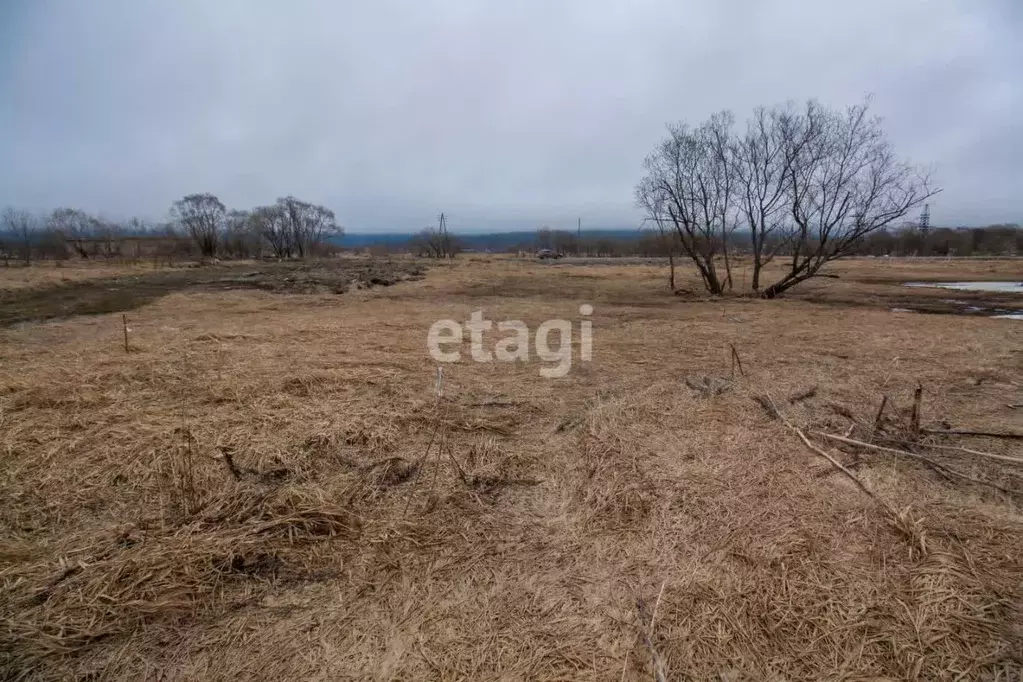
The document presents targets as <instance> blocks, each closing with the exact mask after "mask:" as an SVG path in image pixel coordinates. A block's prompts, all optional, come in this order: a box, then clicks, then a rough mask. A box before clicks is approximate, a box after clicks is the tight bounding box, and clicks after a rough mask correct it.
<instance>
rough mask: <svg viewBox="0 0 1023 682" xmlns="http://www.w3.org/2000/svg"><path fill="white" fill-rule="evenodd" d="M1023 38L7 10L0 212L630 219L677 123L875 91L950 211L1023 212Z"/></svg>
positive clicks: (931, 23) (191, 9)
mask: <svg viewBox="0 0 1023 682" xmlns="http://www.w3.org/2000/svg"><path fill="white" fill-rule="evenodd" d="M1021 36H1023V2H1021V0H827V1H823V0H817V1H810V0H700V1H696V0H627V1H626V0H622V1H620V2H618V1H616V2H612V1H610V0H578V1H575V0H538V1H533V0H511V1H497V0H447V1H433V0H408V1H407V2H393V1H386V0H333V1H330V0H324V1H323V2H311V1H303V0H290V1H288V2H283V1H277V0H266V1H258V0H164V1H163V2H150V1H146V0H122V1H113V0H67V1H64V2H61V1H46V0H0V50H2V52H0V205H4V204H15V205H18V206H21V207H25V208H30V209H33V210H43V209H47V208H52V207H55V206H61V205H69V206H76V207H80V208H84V209H86V210H89V211H93V212H102V213H103V214H105V215H107V216H110V217H127V216H130V215H140V216H143V217H146V218H149V219H161V218H163V217H165V216H166V213H167V209H168V207H169V206H170V204H171V202H172V201H173V200H175V199H176V198H179V197H180V196H182V195H184V194H187V193H191V192H206V191H209V192H213V193H215V194H217V195H219V196H220V198H221V199H222V200H223V201H224V202H225V203H226V204H228V205H229V206H230V207H250V206H253V205H257V204H262V203H270V202H272V201H273V200H274V199H275V198H276V197H278V196H283V195H286V194H294V195H296V196H298V197H300V198H303V199H306V200H310V201H315V202H317V203H323V204H326V205H327V206H329V207H331V208H333V209H334V210H335V211H336V213H337V215H338V219H339V221H340V222H341V223H342V224H343V225H345V226H346V227H347V228H348V229H349V231H391V230H412V229H417V228H420V227H422V226H423V225H425V224H427V223H430V222H431V221H432V220H433V217H434V216H435V215H436V213H437V212H438V211H441V210H444V211H447V212H448V213H449V214H450V215H451V218H450V223H449V224H450V225H451V227H452V228H453V229H462V230H469V229H473V230H476V229H509V228H517V229H531V228H534V227H536V226H537V225H539V224H548V225H550V226H552V227H562V226H565V227H567V226H574V225H575V219H576V217H577V216H581V217H582V220H583V224H584V226H590V227H597V226H605V227H611V226H616V227H621V226H632V225H636V224H637V223H638V219H639V216H638V214H637V212H636V210H635V209H634V208H633V206H632V203H633V198H632V197H633V187H634V185H635V184H636V181H637V180H638V179H639V178H640V176H641V175H642V168H641V163H642V160H643V157H644V156H645V155H646V154H647V153H648V152H649V151H650V150H651V149H652V148H653V146H654V144H655V143H656V142H657V140H658V139H659V138H660V137H661V136H662V135H663V134H664V126H665V123H666V122H668V121H676V120H690V121H699V120H701V119H703V118H705V117H707V116H709V115H710V114H711V113H713V112H715V111H718V110H721V109H732V110H733V111H734V112H735V113H736V115H737V117H738V118H739V119H740V120H743V119H744V118H745V117H746V115H747V114H748V112H749V111H750V110H751V109H752V108H753V107H754V106H756V105H758V104H774V103H782V102H785V101H786V100H803V99H806V98H809V97H816V98H818V99H820V100H821V101H822V102H824V103H825V104H830V105H834V106H844V105H846V104H852V103H855V102H857V101H859V100H860V99H861V98H862V97H863V96H864V95H865V94H867V93H873V95H874V111H875V112H876V113H878V114H880V115H882V116H883V117H884V118H885V121H886V125H887V129H888V131H889V133H890V136H891V138H892V140H893V141H894V142H895V145H896V148H897V151H898V152H899V153H900V154H902V155H904V156H907V157H909V158H910V159H912V160H914V161H916V162H920V163H926V164H932V165H933V167H934V168H935V170H936V172H937V176H936V177H937V179H938V181H939V184H940V185H941V186H942V187H943V188H944V192H943V193H942V194H941V195H939V196H938V197H937V198H935V199H934V200H933V201H932V206H931V209H932V214H933V222H934V223H935V224H959V223H969V224H982V223H989V222H995V221H1015V222H1023V68H1021V65H1023V40H1021Z"/></svg>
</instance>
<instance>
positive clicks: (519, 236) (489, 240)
mask: <svg viewBox="0 0 1023 682" xmlns="http://www.w3.org/2000/svg"><path fill="white" fill-rule="evenodd" d="M452 234H453V235H454V236H455V237H457V238H458V241H459V242H460V243H461V244H462V245H463V247H464V248H467V249H473V250H476V251H482V250H485V249H491V250H493V251H502V250H505V249H511V248H515V247H516V246H520V245H521V246H531V245H532V244H533V243H534V242H535V241H536V232H535V231H529V232H490V233H486V234H461V233H456V232H453V233H452ZM580 234H581V236H582V237H583V239H635V238H636V237H638V236H639V235H640V231H639V230H637V229H636V228H628V229H618V230H583V231H582V232H581V233H580ZM413 237H415V234H410V233H400V232H387V233H378V234H371V233H358V232H356V233H351V234H345V235H344V236H343V237H340V238H337V239H333V240H332V241H333V242H334V243H335V244H337V245H338V246H343V247H345V248H349V249H360V248H366V247H370V246H391V247H396V246H401V245H403V244H405V243H407V242H408V241H409V240H410V239H412V238H413Z"/></svg>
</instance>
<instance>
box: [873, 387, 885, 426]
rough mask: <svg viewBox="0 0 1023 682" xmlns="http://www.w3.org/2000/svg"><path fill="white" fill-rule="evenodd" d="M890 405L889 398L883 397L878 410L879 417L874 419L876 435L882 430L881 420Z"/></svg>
mask: <svg viewBox="0 0 1023 682" xmlns="http://www.w3.org/2000/svg"><path fill="white" fill-rule="evenodd" d="M886 405H888V396H887V395H883V396H881V406H880V407H879V408H877V416H876V417H874V433H877V432H878V431H880V430H881V419H882V417H884V408H885V406H886Z"/></svg>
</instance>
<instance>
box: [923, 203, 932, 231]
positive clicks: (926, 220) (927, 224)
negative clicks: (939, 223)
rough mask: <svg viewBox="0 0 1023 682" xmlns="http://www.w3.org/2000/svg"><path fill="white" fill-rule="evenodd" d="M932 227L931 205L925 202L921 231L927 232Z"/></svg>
mask: <svg viewBox="0 0 1023 682" xmlns="http://www.w3.org/2000/svg"><path fill="white" fill-rule="evenodd" d="M930 229H931V205H930V204H924V210H923V211H922V212H921V213H920V232H922V233H923V234H925V235H926V234H927V232H928V231H929V230H930Z"/></svg>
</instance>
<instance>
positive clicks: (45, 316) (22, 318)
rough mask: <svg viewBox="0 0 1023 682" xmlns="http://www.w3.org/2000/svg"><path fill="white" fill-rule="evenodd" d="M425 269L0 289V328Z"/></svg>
mask: <svg viewBox="0 0 1023 682" xmlns="http://www.w3.org/2000/svg"><path fill="white" fill-rule="evenodd" d="M425 268H426V266H425V265H424V264H422V263H419V262H414V261H410V260H384V259H380V260H362V259H348V258H345V259H335V260H321V261H308V262H292V263H288V262H283V263H282V262H276V261H273V262H259V263H252V262H247V263H233V264H224V265H209V266H196V267H181V268H172V269H166V270H157V271H153V272H143V273H139V274H128V275H118V276H113V277H101V278H94V279H86V280H77V281H75V280H68V281H64V282H58V283H53V284H46V285H44V286H39V287H24V288H7V289H4V288H0V326H9V325H12V324H17V323H20V322H33V321H43V320H49V319H54V318H66V317H72V316H75V315H97V314H103V313H116V312H123V311H126V310H133V309H135V308H138V307H140V306H142V305H145V304H147V303H150V302H152V301H155V300H156V299H159V298H162V297H163V296H166V295H167V294H170V293H173V292H177V291H183V290H186V289H187V290H193V291H225V290H231V289H257V290H262V291H271V292H275V293H298V294H311V293H334V294H343V293H345V292H346V291H348V290H350V289H353V288H356V289H365V288H371V287H375V286H390V285H392V284H396V283H397V282H404V281H410V280H416V279H420V278H421V277H422V276H423V273H424V272H425Z"/></svg>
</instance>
